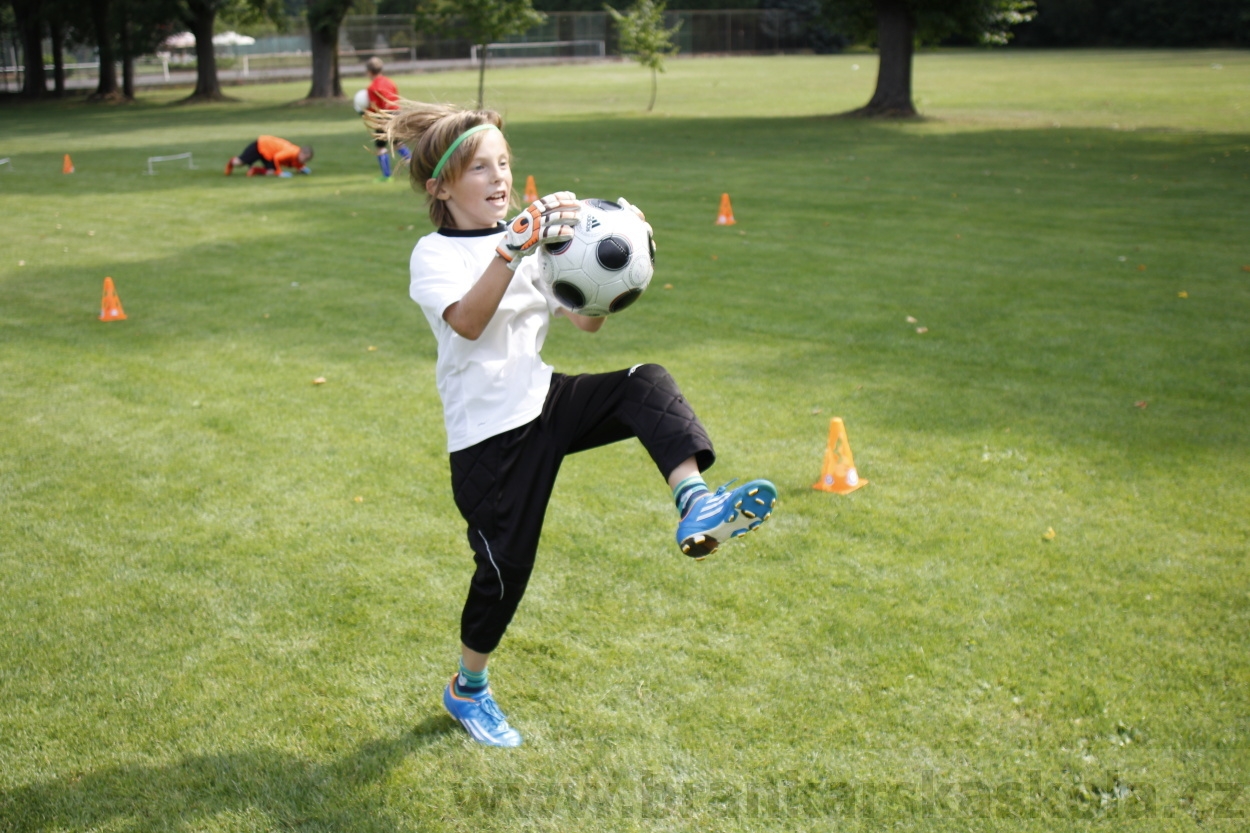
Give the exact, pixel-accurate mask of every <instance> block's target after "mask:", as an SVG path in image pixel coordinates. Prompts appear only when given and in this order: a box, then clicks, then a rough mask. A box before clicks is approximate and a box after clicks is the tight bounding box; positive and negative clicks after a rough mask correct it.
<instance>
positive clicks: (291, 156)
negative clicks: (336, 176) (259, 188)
mask: <svg viewBox="0 0 1250 833" xmlns="http://www.w3.org/2000/svg"><path fill="white" fill-rule="evenodd" d="M312 158H313V149H312V148H311V147H309V146H305V147H300V146H299V145H295V144H292V143H291V142H288V141H287V140H286V139H279V138H278V137H277V136H261V137H259V138H258V139H257V140H256V141H254V142H252V143H251V144H250V145H248V146H247V147H245V148H244V149H243V152H242V153H240V154H239V155H238V156H236V157H234V158H233V159H231V160H230V161H229V162H227V163H226V176H230V174H232V173H234V168H235V166H236V165H246V166H247V175H248V176H257V175H263V174H275V175H277V176H290V175H291V171H289V170H285V171H284V170H283V169H282V166H283V165H285V166H286V167H288V168H293V169H295V170H297V171H299V172H300V173H302V174H310V173H312V168H310V167H308V162H309V161H310V160H311V159H312ZM257 162H260V163H262V164H261V165H259V166H258V165H256V163H257Z"/></svg>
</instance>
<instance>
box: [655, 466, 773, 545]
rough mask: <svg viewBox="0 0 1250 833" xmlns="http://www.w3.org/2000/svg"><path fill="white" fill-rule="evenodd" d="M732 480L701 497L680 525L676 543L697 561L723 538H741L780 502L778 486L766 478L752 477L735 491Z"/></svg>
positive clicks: (688, 510)
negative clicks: (729, 489) (730, 490)
mask: <svg viewBox="0 0 1250 833" xmlns="http://www.w3.org/2000/svg"><path fill="white" fill-rule="evenodd" d="M733 483H734V481H732V480H730V481H729V482H728V483H726V484H725V485H724V486H721V487H720V488H719V489H717V490H716V492H715V494H713V493H712V492H708V493H707V494H705V495H702V496H701V497H698V498H696V499H695V500H694V502H693V503H692V504H691V506H690V508H689V509H687V510H686V514H685V515H684V516H683V517H682V519H681V523H679V524H678V525H677V546H679V547H681V551H682V552H684V553H685V554H686V555H688V556H690V557H691V558H693V559H695V560H696V561H701V560H702V559H704V558H706V557H707V556H709V555H711V554H712V553H714V552H716V548H717V547H719V546H720V545H721V543H722V542H723V541H728V540H729V539H730V538H738V537H740V536H742V535H746V534H747V533H748V532H751V531H753V530H755V529H757V528H759V526H760V524H762V523H764V521H766V520H768V518H769V516H770V515H772V512H773V506H774V505H775V504H776V503H777V487H776V486H774V485H773V484H771V483H769V482H768V481H767V480H752V481H751V482H750V483H746V484H744V485H742V486H739V487H738V488H736V489H734V490H733V491H732V492H727V491H725V490H726V489H728V488H729V487H730V486H732V485H733Z"/></svg>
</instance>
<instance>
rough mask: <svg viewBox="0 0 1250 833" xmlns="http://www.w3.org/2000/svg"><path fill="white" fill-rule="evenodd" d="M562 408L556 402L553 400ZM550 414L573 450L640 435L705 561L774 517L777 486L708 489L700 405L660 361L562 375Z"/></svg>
mask: <svg viewBox="0 0 1250 833" xmlns="http://www.w3.org/2000/svg"><path fill="white" fill-rule="evenodd" d="M553 400H554V401H555V402H556V403H557V405H558V407H551V404H552V401H553ZM548 404H549V409H550V410H551V411H552V413H551V415H550V417H549V415H548V413H547V411H546V410H545V411H544V414H543V419H544V420H547V419H548V418H550V419H551V420H553V421H554V422H556V423H557V425H558V424H560V423H561V422H564V423H567V426H568V427H566V428H563V429H560V428H557V429H556V430H557V433H566V432H567V433H569V434H570V435H572V436H574V439H573V440H572V441H571V442H570V445H569V448H568V452H569V453H573V452H576V451H581V450H583V449H587V448H594V447H596V446H599V445H604V444H605V443H609V442H615V441H617V440H621V439H625V438H627V437H637V438H638V439H639V440H640V441H641V442H642V444H643V446H644V447H645V448H646V449H647V452H648V453H649V454H650V455H651V458H652V460H654V461H655V464H656V466H657V467H658V468H659V470H660V473H661V474H662V475H664V477H665V479H666V480H667V481H668V483H669V486H670V487H671V488H673V497H674V501H675V502H676V504H677V507H678V510H679V511H680V512H681V513H682V521H681V524H680V525H679V526H678V529H677V543H678V546H679V547H680V548H681V550H682V552H684V553H685V554H686V555H689V556H691V557H692V558H696V559H701V558H703V557H705V556H707V555H709V554H711V553H712V552H714V551H715V550H716V548H717V547H718V546H720V544H721V543H723V542H724V541H726V540H729V539H730V538H736V537H739V536H741V535H744V534H746V533H747V532H750V531H752V530H754V529H756V528H757V527H759V526H760V524H762V523H763V522H764V521H766V520H767V519H768V516H769V514H770V513H771V512H772V508H773V504H774V503H775V501H776V497H777V490H776V487H774V486H773V484H771V483H769V482H768V481H767V480H752V481H750V482H748V483H746V484H744V485H743V486H740V487H738V488H737V489H734V490H732V491H726V487H721V489H719V490H718V491H717V492H716V494H714V495H712V494H709V493H708V491H707V486H706V484H705V483H704V482H703V479H702V476H701V474H700V473H701V472H702V471H704V470H706V469H707V468H709V467H710V466H711V465H712V463H713V462H714V461H715V454H714V452H713V450H712V443H711V441H710V440H709V439H708V436H707V432H706V430H704V428H703V425H702V423H700V422H699V419H698V417H697V416H696V415H695V413H694V410H693V409H692V408H691V407H690V404H689V403H688V402H687V401H686V399H685V397H683V396H682V394H681V390H680V389H679V388H678V387H677V383H676V382H674V381H673V378H672V377H671V376H670V375H669V374H668V372H667V371H666V370H665V369H664V368H662V367H660V366H659V365H654V364H643V365H636V366H634V367H632V368H630V369H629V370H627V371H617V372H616V373H604V374H588V375H584V376H573V377H565V376H560V375H558V374H557V376H556V377H555V379H553V381H552V394H551V395H550V396H549V397H548Z"/></svg>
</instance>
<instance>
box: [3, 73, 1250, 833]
mask: <svg viewBox="0 0 1250 833" xmlns="http://www.w3.org/2000/svg"><path fill="white" fill-rule="evenodd" d="M856 67H858V69H856ZM874 73H875V59H874V58H873V57H872V56H869V55H841V56H832V57H777V58H743V59H708V60H697V61H673V62H671V63H670V64H669V71H668V73H667V74H665V75H663V76H661V79H660V90H659V99H658V102H657V105H656V112H655V113H652V114H649V115H647V114H643V113H642V112H641V108H642V107H643V106H644V104H645V101H646V97H647V94H648V82H649V79H648V77H647V75H646V73H645V72H644V71H642V70H640V69H638V68H637V67H636V66H634V65H630V64H605V65H599V66H591V67H576V68H568V67H563V68H561V67H551V68H535V69H528V70H508V71H494V70H492V71H491V72H490V73H488V76H487V85H488V91H487V103H488V104H489V105H492V106H495V107H497V108H499V109H500V110H501V111H503V112H505V114H506V116H507V118H508V122H509V137H510V140H511V142H512V144H513V147H514V150H515V152H516V172H517V174H518V185H520V184H521V183H522V182H523V181H524V177H525V176H526V175H533V176H535V178H536V180H537V182H538V185H539V188H540V190H542V191H548V190H556V189H559V188H570V189H572V190H575V191H577V192H578V193H579V195H582V196H604V197H609V198H615V197H616V196H619V195H625V196H628V197H629V198H630V199H631V200H632V201H634V202H636V203H638V204H639V205H641V206H642V207H643V208H644V209H645V210H646V211H647V214H648V219H650V220H651V221H652V223H653V225H654V226H655V228H656V233H657V239H658V242H659V261H658V272H657V276H656V279H655V282H654V283H653V284H652V289H651V290H650V291H649V292H648V293H647V295H645V296H644V297H643V299H642V300H641V301H639V303H638V304H636V305H635V306H633V307H632V308H631V309H630V310H629V311H628V312H627V313H625V314H622V315H621V316H620V317H619V318H618V319H614V320H612V321H610V322H609V323H608V326H607V327H605V328H604V330H603V332H601V333H599V334H598V335H595V336H587V335H585V334H583V333H579V332H576V331H575V330H574V329H573V328H572V327H568V326H564V327H558V326H556V327H553V332H552V334H551V336H550V338H549V340H548V345H547V348H546V350H545V356H546V358H547V359H548V361H550V362H551V363H553V364H554V365H555V366H556V367H557V368H558V369H561V370H564V371H568V372H576V371H597V370H608V369H615V368H619V367H623V366H628V365H631V364H634V363H637V362H641V361H655V362H660V363H662V364H664V365H666V366H667V367H668V368H669V369H670V370H671V371H672V373H673V374H674V376H676V378H677V379H678V381H679V382H680V383H681V385H682V387H683V389H684V391H685V393H686V394H687V396H688V397H689V399H690V400H691V402H692V403H693V404H694V405H695V407H696V409H697V410H698V411H699V413H700V415H701V416H702V418H703V420H704V422H705V423H706V424H707V426H708V428H709V430H710V432H711V434H712V436H713V438H714V440H715V441H716V443H717V450H718V454H719V460H720V461H719V462H718V464H717V465H716V467H715V468H714V469H712V470H711V471H710V472H709V481H711V482H712V483H713V484H714V485H716V484H719V483H720V482H723V481H725V480H728V479H730V478H732V477H768V478H770V479H772V480H773V481H774V482H776V483H777V484H778V486H779V489H780V492H781V497H780V501H779V506H778V509H777V512H776V513H775V515H774V518H773V520H772V521H771V522H770V523H769V524H768V525H767V526H766V527H765V529H764V530H763V531H761V532H760V533H758V534H756V535H753V536H750V537H749V538H747V539H744V541H742V542H740V543H735V544H734V545H733V546H732V547H726V548H725V549H724V550H723V551H722V552H721V553H718V554H717V555H715V556H714V557H712V558H710V559H708V560H707V561H705V562H702V563H693V562H690V561H689V559H687V558H685V557H684V556H682V555H681V554H680V552H678V550H677V548H676V546H675V545H674V543H673V540H672V535H673V530H674V526H675V523H676V515H675V513H674V511H673V510H672V507H671V504H670V501H669V497H668V492H667V489H666V488H665V487H664V486H663V484H662V482H661V480H660V478H659V477H658V476H657V475H656V473H655V471H654V469H653V467H652V466H651V463H650V462H649V460H648V459H647V458H646V455H645V453H644V452H643V451H642V450H641V448H640V447H638V446H637V444H636V443H629V444H620V445H617V446H613V447H610V448H607V449H601V450H597V451H594V452H589V453H587V454H583V455H579V456H577V457H574V458H571V459H570V460H569V461H568V462H567V463H566V465H565V468H564V471H563V474H562V476H561V482H560V484H559V485H558V486H557V490H556V496H555V499H554V501H553V504H552V506H551V510H550V512H549V515H548V519H547V524H546V528H545V534H544V541H543V550H542V552H541V555H540V560H539V567H538V569H537V571H536V573H535V577H534V580H533V581H532V582H531V585H530V590H529V593H528V595H527V598H526V599H525V602H524V604H523V605H522V607H521V611H520V613H519V615H518V617H517V619H516V621H515V622H514V624H513V627H512V629H511V630H510V631H509V634H508V636H507V638H506V639H505V641H504V644H503V645H502V646H501V649H500V650H499V652H498V653H497V655H496V657H495V660H494V661H493V663H492V681H493V684H494V688H495V691H496V694H497V696H498V698H499V700H500V702H501V705H502V706H503V708H504V709H505V711H507V713H508V714H509V717H510V718H511V720H512V723H513V725H515V726H517V727H518V728H519V729H520V730H521V731H522V733H523V734H524V735H525V738H526V743H525V745H524V746H522V747H521V748H519V749H517V750H510V751H503V750H492V749H485V748H480V747H477V746H475V745H473V744H472V743H471V742H470V741H468V740H467V737H466V736H465V734H464V733H463V731H461V730H460V729H459V728H458V727H457V726H456V725H455V724H454V723H453V722H452V721H451V720H450V719H449V718H448V717H447V716H446V715H445V714H444V712H443V710H442V706H441V703H440V701H439V694H440V691H441V687H442V685H443V684H444V682H445V680H446V678H447V676H449V675H450V673H451V671H452V670H453V668H454V662H455V656H456V651H457V643H458V639H457V622H458V615H459V610H460V605H461V602H462V600H463V596H464V592H465V589H466V585H467V581H468V577H469V574H470V570H471V561H470V556H469V554H468V550H467V547H466V545H465V542H464V530H463V523H462V521H460V520H459V516H458V515H457V513H456V511H455V509H454V506H453V504H452V501H451V497H450V489H449V482H448V480H449V478H448V474H447V462H446V455H445V452H444V435H443V428H442V420H441V411H440V406H439V403H438V399H437V393H436V391H435V389H434V383H433V360H434V342H433V339H432V337H431V336H430V334H429V332H428V328H427V326H426V324H425V321H424V319H423V317H422V316H421V314H420V311H419V309H418V308H417V307H416V306H415V305H414V304H413V303H411V301H409V300H408V298H407V294H406V287H407V279H408V278H407V258H408V253H409V252H410V250H411V247H412V245H413V244H414V242H415V240H416V239H417V238H418V237H419V236H420V235H422V234H424V233H426V232H427V231H428V230H429V226H428V222H427V221H426V219H425V215H424V211H423V208H422V203H421V201H420V200H418V199H417V198H415V197H414V196H413V195H412V194H411V193H410V192H409V191H408V189H407V188H406V186H405V185H403V184H398V183H394V184H390V185H381V184H377V183H375V182H373V181H372V178H373V176H374V175H375V173H376V166H375V165H374V163H373V161H372V157H371V155H370V154H369V152H368V150H367V149H365V147H364V144H365V135H364V132H363V130H362V129H361V128H360V126H359V123H358V122H357V120H356V119H355V118H354V117H353V116H352V114H351V112H350V109H349V107H348V105H346V104H343V105H338V106H334V107H319V106H317V107H306V106H292V104H291V102H292V101H293V100H294V99H297V98H299V97H300V96H302V95H303V94H304V92H305V90H306V85H304V84H297V85H275V86H255V87H241V88H231V89H230V90H229V92H230V93H231V94H234V95H237V96H238V97H239V99H241V101H239V102H238V103H233V104H224V105H220V106H211V107H194V108H192V107H180V106H171V105H170V102H171V101H173V100H174V99H176V98H177V97H178V96H179V95H182V94H185V91H182V92H165V93H159V94H154V95H152V96H151V97H146V98H144V99H142V100H141V101H140V102H139V103H137V104H135V105H131V106H126V107H92V106H89V105H86V104H83V103H81V102H80V101H71V102H67V103H52V104H41V105H5V106H3V107H0V158H3V157H9V158H10V159H11V160H12V163H11V165H5V166H0V210H2V211H3V216H4V218H5V220H4V233H3V234H2V235H0V293H2V295H0V297H2V298H3V300H2V301H0V830H2V831H83V830H92V831H97V830H98V831H149V830H159V831H192V830H194V831H214V832H216V831H252V830H301V831H318V830H325V831H331V830H333V831H343V830H351V831H378V832H379V833H381V832H382V831H386V833H391V832H392V831H394V832H395V833H398V831H476V830H483V831H486V830H490V831H505V830H506V831H513V830H534V831H573V830H585V829H588V828H593V829H598V830H612V831H696V830H697V831H708V830H714V831H760V830H768V831H773V830H778V831H780V830H794V831H808V830H884V829H894V830H916V831H945V830H949V831H967V830H989V829H995V830H1002V829H1011V830H1035V831H1053V830H1057V829H1077V828H1080V829H1083V828H1085V827H1094V828H1098V829H1121V828H1123V829H1126V830H1152V831H1153V830H1200V829H1201V830H1235V829H1244V828H1245V825H1246V819H1247V818H1248V817H1250V791H1246V787H1247V786H1248V784H1250V745H1248V744H1250V717H1248V716H1250V690H1248V687H1250V659H1248V657H1250V580H1248V577H1247V565H1246V557H1247V550H1248V543H1250V541H1248V539H1250V420H1248V419H1247V414H1250V365H1248V363H1247V357H1248V356H1250V233H1248V232H1247V229H1248V228H1250V122H1248V121H1247V117H1248V116H1250V113H1247V112H1246V108H1250V96H1248V95H1247V93H1250V54H1247V53H1244V52H1126V53H1108V52H1078V53H1028V52H1020V53H1016V52H1012V53H1006V52H968V53H959V52H956V53H936V54H923V55H921V56H919V57H918V59H917V64H916V95H917V99H918V103H919V105H920V107H921V109H922V110H924V112H925V114H926V116H927V118H926V119H925V120H923V121H917V122H912V123H906V124H883V123H863V122H858V121H847V120H842V119H831V118H828V117H827V116H828V114H831V113H835V112H838V111H842V110H846V109H849V108H851V107H854V106H857V105H859V104H862V103H864V101H866V100H867V97H868V96H869V94H870V93H871V87H872V83H873V77H874ZM397 81H398V83H399V86H400V89H401V91H403V92H404V93H405V94H406V95H408V96H409V97H414V98H434V99H438V100H445V101H453V102H462V103H464V102H469V101H471V99H472V97H473V95H474V92H475V89H476V76H475V75H474V74H472V73H465V74H457V73H449V74H440V75H423V76H419V77H400V78H398V79H397ZM353 90H354V87H353V88H352V89H349V90H348V93H349V95H350V93H351V92H352V91H353ZM553 91H558V94H557V93H555V92H553ZM260 133H276V134H278V135H281V136H285V137H287V138H289V139H292V140H294V141H299V142H305V141H311V142H312V143H313V144H314V145H315V146H316V150H317V157H316V159H315V160H314V162H313V167H314V169H315V173H314V174H313V176H311V177H304V178H296V179H292V180H281V181H275V180H256V179H252V180H249V179H245V178H242V177H240V176H238V175H236V176H234V177H231V178H229V179H227V178H225V177H223V176H222V175H221V166H222V165H223V164H224V162H225V160H226V159H227V158H228V157H229V156H231V155H233V154H234V153H237V152H238V151H239V150H241V149H242V148H243V146H244V145H246V144H247V143H248V142H249V141H251V140H252V139H254V138H255V137H256V136H257V135H258V134H260ZM186 151H191V152H193V153H194V160H195V163H196V165H197V169H196V170H186V169H185V168H180V167H179V164H180V163H170V164H167V165H165V166H163V167H162V168H161V169H160V172H159V174H157V175H156V176H147V175H145V174H144V173H143V172H144V170H145V169H146V159H147V158H148V157H149V156H156V155H165V154H172V153H180V152H186ZM66 153H69V154H71V155H72V157H73V161H74V164H75V166H76V168H77V172H76V173H74V174H73V175H69V176H66V175H62V174H61V173H60V169H61V160H62V157H63V155H64V154H66ZM722 192H728V193H729V194H730V195H731V197H732V199H733V206H734V211H735V215H736V218H737V220H738V224H737V225H735V226H732V227H716V226H715V225H714V223H713V221H714V220H715V216H716V207H717V202H718V200H719V197H720V195H721V193H722ZM106 275H107V276H111V277H112V278H113V279H114V281H115V282H116V285H117V288H118V292H119V294H120V297H121V300H122V302H123V304H124V307H125V311H126V313H127V315H128V316H129V318H128V320H127V321H125V322H118V323H109V324H105V323H101V322H99V321H97V320H96V316H97V315H98V311H99V299H100V288H101V283H102V280H103V278H104V277H105V276H106ZM667 285H671V289H670V288H667ZM909 318H914V319H915V321H914V322H912V321H909V320H908V319H909ZM918 328H923V329H925V330H926V331H925V332H918ZM318 377H323V378H324V379H325V380H326V381H325V383H324V384H322V385H314V384H312V381H313V379H314V378H318ZM832 416H841V417H843V418H844V419H845V420H846V423H847V426H848V430H849V432H850V440H851V443H852V446H853V448H854V452H855V456H856V462H857V463H858V464H859V470H860V473H861V475H862V476H864V477H866V478H868V479H869V480H870V485H868V486H867V487H866V488H864V489H861V490H859V491H858V492H856V493H854V494H853V495H850V496H847V497H837V496H832V495H828V494H824V493H819V492H815V491H813V490H812V489H811V488H810V486H811V484H812V482H814V481H815V480H816V478H817V475H818V474H819V471H820V463H821V457H822V453H823V450H824V446H825V440H826V434H827V430H828V425H829V419H830V417H832ZM1048 530H1052V531H1053V532H1054V536H1053V538H1049V539H1048V538H1047V537H1046V534H1047V532H1048ZM1243 791H1246V794H1243Z"/></svg>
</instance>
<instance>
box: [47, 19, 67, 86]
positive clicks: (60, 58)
mask: <svg viewBox="0 0 1250 833" xmlns="http://www.w3.org/2000/svg"><path fill="white" fill-rule="evenodd" d="M48 28H49V29H50V30H51V32H52V85H53V88H54V89H55V91H56V92H55V95H56V97H57V98H60V97H61V96H63V95H65V24H64V23H59V22H57V21H49V22H48Z"/></svg>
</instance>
